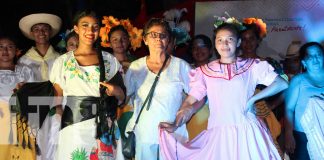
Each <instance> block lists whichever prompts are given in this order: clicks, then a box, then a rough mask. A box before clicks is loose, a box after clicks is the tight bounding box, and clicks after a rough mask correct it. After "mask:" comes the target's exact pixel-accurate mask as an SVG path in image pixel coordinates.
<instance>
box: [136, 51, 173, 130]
mask: <svg viewBox="0 0 324 160" xmlns="http://www.w3.org/2000/svg"><path fill="white" fill-rule="evenodd" d="M169 57H170V56H169V55H166V58H165V60H164V62H163V65H162V67H161V69H160V71H159V73H158V74H157V75H156V77H155V80H154V82H153V85H152V87H151V89H150V91H149V93H148V95H147V97H146V99H145V101H144V103H143V105H142V108H141V110H140V112H139V114H138V116H137V118H136V121H135V125H134V127H133V130H134V129H135V126H136V125H137V123H138V120H139V118H140V116H141V114H142V111H143V109H144V107H145V104H146V103H148V104H147V107H146V110H149V109H150V105H151V102H152V98H153V94H154V90H155V87H156V84H157V82H158V80H159V78H160V74H161V72H162V70H163V68H164V67H165V65H166V63H167V61H168V59H169Z"/></svg>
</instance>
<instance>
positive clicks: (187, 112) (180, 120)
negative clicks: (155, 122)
mask: <svg viewBox="0 0 324 160" xmlns="http://www.w3.org/2000/svg"><path fill="white" fill-rule="evenodd" d="M194 113H195V110H194V107H192V106H190V107H185V108H182V109H180V110H179V111H178V112H177V115H176V120H175V122H174V123H168V122H160V125H159V127H160V128H161V129H165V130H166V131H168V132H170V133H173V132H174V131H175V130H177V128H178V127H180V126H181V125H183V124H184V123H186V122H187V121H188V120H189V119H190V118H191V116H192V115H193V114H194Z"/></svg>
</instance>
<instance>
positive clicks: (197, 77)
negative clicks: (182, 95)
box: [189, 67, 207, 101]
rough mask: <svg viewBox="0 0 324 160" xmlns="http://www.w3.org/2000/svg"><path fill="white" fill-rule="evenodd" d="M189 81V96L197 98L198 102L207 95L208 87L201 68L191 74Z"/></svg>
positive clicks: (193, 70)
mask: <svg viewBox="0 0 324 160" xmlns="http://www.w3.org/2000/svg"><path fill="white" fill-rule="evenodd" d="M189 79H190V83H189V87H190V91H189V95H191V96H193V97H195V98H196V99H197V100H198V101H200V100H201V99H202V98H204V97H205V96H206V94H207V87H206V83H205V80H204V75H203V73H202V71H201V68H200V67H199V68H196V69H192V70H191V71H190V72H189Z"/></svg>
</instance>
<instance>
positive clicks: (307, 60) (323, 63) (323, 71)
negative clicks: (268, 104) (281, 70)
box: [285, 42, 324, 160]
mask: <svg viewBox="0 0 324 160" xmlns="http://www.w3.org/2000/svg"><path fill="white" fill-rule="evenodd" d="M299 55H300V60H301V65H302V68H303V71H302V73H299V74H297V75H295V76H294V77H293V78H292V80H291V82H290V85H289V88H288V90H287V91H286V97H285V101H286V118H287V121H286V122H287V123H286V129H285V147H286V150H287V151H288V152H289V153H290V158H291V159H294V160H295V159H296V160H307V159H310V157H309V153H308V151H307V141H308V140H307V137H306V135H305V133H304V128H303V127H302V125H301V118H302V116H303V115H304V112H305V109H306V106H307V104H308V102H309V99H310V98H311V97H314V96H320V94H323V93H324V49H323V47H322V46H321V45H320V44H319V43H317V42H308V43H305V44H304V45H303V46H301V48H300V50H299Z"/></svg>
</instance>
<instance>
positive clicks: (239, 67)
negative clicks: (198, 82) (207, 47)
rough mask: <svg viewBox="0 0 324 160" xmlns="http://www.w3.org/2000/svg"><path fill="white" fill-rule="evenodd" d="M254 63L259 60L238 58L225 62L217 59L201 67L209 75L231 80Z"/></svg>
mask: <svg viewBox="0 0 324 160" xmlns="http://www.w3.org/2000/svg"><path fill="white" fill-rule="evenodd" d="M253 63H259V60H256V59H241V58H238V59H237V60H236V62H235V63H232V64H223V63H220V62H219V60H215V61H213V62H211V63H208V64H206V65H204V66H201V67H200V69H201V71H202V72H203V73H204V74H205V75H206V76H208V77H213V78H223V79H226V80H231V79H232V78H233V77H235V76H237V75H239V74H241V73H244V72H245V71H247V70H248V69H249V68H250V66H251V65H252V64H253Z"/></svg>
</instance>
